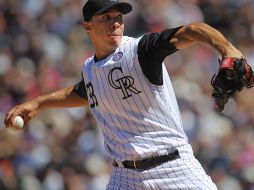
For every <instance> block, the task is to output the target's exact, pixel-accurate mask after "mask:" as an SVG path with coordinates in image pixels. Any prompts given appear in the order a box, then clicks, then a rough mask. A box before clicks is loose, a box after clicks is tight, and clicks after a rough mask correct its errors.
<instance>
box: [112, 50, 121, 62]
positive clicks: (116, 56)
mask: <svg viewBox="0 0 254 190" xmlns="http://www.w3.org/2000/svg"><path fill="white" fill-rule="evenodd" d="M122 57H123V52H121V51H119V52H117V53H115V54H114V55H113V61H119V60H120V59H121V58H122Z"/></svg>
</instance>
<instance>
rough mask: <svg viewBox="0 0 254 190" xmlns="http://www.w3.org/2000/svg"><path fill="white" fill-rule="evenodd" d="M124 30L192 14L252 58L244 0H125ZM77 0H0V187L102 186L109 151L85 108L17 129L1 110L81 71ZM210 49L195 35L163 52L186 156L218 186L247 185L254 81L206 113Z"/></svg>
mask: <svg viewBox="0 0 254 190" xmlns="http://www.w3.org/2000/svg"><path fill="white" fill-rule="evenodd" d="M128 1H129V2H130V3H131V4H132V5H133V11H132V13H131V14H129V15H126V16H125V23H126V24H125V28H126V30H125V34H126V35H130V36H135V37H138V36H140V35H142V34H144V33H147V32H156V31H161V30H163V29H165V28H171V27H176V26H179V25H184V24H187V23H191V22H205V23H207V24H210V25H211V26H213V27H215V28H216V29H218V30H219V31H221V32H222V33H223V34H224V35H225V36H226V37H227V39H229V40H230V41H231V42H232V43H233V44H234V45H235V46H236V47H238V48H239V49H240V50H241V51H242V52H243V54H244V56H245V57H246V58H247V60H248V61H249V64H250V65H251V66H252V67H253V68H254V11H253V10H254V1H253V0H156V1H154V0H136V1H135V0H128ZM84 3H85V0H0V122H1V125H0V189H1V190H103V189H105V188H106V184H107V182H108V180H109V176H110V172H111V162H112V159H111V158H110V157H109V155H108V154H107V153H106V152H105V151H104V147H103V146H104V145H103V137H102V134H101V130H100V128H99V127H98V126H97V124H96V122H95V121H94V119H93V117H92V115H91V114H90V111H89V109H88V108H75V109H74V108H73V109H50V110H43V111H41V112H40V113H39V114H38V116H37V117H36V118H34V119H33V120H32V121H31V122H30V123H29V125H28V126H26V128H25V130H24V131H22V132H13V131H10V130H6V129H5V128H4V123H3V120H4V117H5V113H6V112H7V111H9V110H10V109H11V108H12V107H13V106H14V105H17V104H20V103H22V102H24V101H26V100H30V99H32V98H33V97H35V96H38V95H41V94H46V93H49V92H52V91H54V90H57V89H60V88H63V87H67V86H69V85H72V84H74V83H76V82H78V81H79V80H80V79H81V71H80V69H81V66H82V64H83V61H84V59H85V58H87V57H88V56H90V55H92V54H93V52H92V47H91V43H90V41H89V39H88V36H87V35H86V34H85V32H84V30H83V28H82V11H81V8H82V6H83V5H84ZM218 58H220V57H219V54H218V53H217V52H216V51H214V50H212V49H211V48H210V47H209V46H207V45H204V44H199V45H194V46H193V47H191V48H188V49H186V50H183V51H179V52H177V53H175V54H173V55H172V56H169V57H168V58H166V60H165V64H166V66H167V68H168V70H169V73H170V76H171V79H172V82H173V85H174V87H175V91H176V95H177V98H178V101H179V106H180V109H181V112H182V119H183V124H184V128H185V131H186V133H187V135H188V137H189V139H190V143H191V144H192V146H193V149H194V153H195V156H196V157H197V158H198V160H199V161H200V162H201V163H202V165H203V166H204V168H205V170H206V171H207V173H208V174H209V175H210V176H211V177H212V179H213V181H214V182H215V183H216V184H217V186H218V188H219V189H220V190H254V98H253V97H254V88H252V89H248V90H246V89H245V90H243V91H242V92H241V93H239V94H237V95H236V97H234V98H233V99H231V100H230V101H229V103H228V104H227V105H226V108H225V111H224V112H223V113H222V114H218V113H215V112H214V111H213V110H212V108H213V100H212V99H211V90H212V89H211V86H210V80H211V78H212V76H213V74H214V73H215V72H216V71H217V69H218V60H217V59H218Z"/></svg>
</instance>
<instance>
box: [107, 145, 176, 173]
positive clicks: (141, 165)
mask: <svg viewBox="0 0 254 190" xmlns="http://www.w3.org/2000/svg"><path fill="white" fill-rule="evenodd" d="M177 158H180V155H179V152H178V150H175V151H174V152H172V153H169V154H166V155H160V156H154V157H151V158H145V159H142V160H125V161H122V162H121V163H122V165H123V167H124V168H128V169H140V170H147V169H150V168H153V167H156V166H158V165H160V164H162V163H165V162H168V161H172V160H175V159H177ZM112 165H113V166H114V167H119V164H118V162H117V161H116V160H114V161H113V163H112Z"/></svg>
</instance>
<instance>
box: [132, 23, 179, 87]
mask: <svg viewBox="0 0 254 190" xmlns="http://www.w3.org/2000/svg"><path fill="white" fill-rule="evenodd" d="M180 28H181V27H177V28H172V29H167V30H164V31H162V32H160V33H151V34H147V35H144V36H143V37H142V38H141V39H140V41H139V44H138V52H137V53H138V60H139V63H140V66H141V69H142V71H143V73H144V75H145V76H146V77H147V78H148V80H149V81H150V82H151V83H152V84H155V85H162V84H163V79H162V62H163V60H164V59H165V58H166V57H167V56H168V55H170V54H173V53H175V52H176V51H177V49H176V48H175V46H174V45H173V44H171V43H170V42H169V40H170V39H171V38H172V37H173V36H174V34H175V33H176V32H177V31H178V30H179V29H180Z"/></svg>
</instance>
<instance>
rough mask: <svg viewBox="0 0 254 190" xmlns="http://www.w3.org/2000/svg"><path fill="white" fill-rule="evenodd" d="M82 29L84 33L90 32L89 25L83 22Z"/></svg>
mask: <svg viewBox="0 0 254 190" xmlns="http://www.w3.org/2000/svg"><path fill="white" fill-rule="evenodd" d="M82 25H83V27H84V29H85V31H87V32H88V31H90V30H91V27H90V24H89V22H86V21H84V22H83V24H82Z"/></svg>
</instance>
